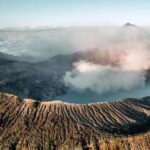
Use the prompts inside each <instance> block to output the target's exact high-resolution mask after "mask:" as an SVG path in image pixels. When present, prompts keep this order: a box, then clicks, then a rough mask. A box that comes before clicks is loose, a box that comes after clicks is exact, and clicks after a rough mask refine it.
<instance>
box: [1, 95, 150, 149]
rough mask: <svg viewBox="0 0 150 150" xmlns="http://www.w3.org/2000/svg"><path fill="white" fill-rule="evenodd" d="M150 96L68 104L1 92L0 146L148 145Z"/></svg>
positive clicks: (40, 147)
mask: <svg viewBox="0 0 150 150" xmlns="http://www.w3.org/2000/svg"><path fill="white" fill-rule="evenodd" d="M149 129H150V97H145V98H142V99H124V100H119V101H114V102H103V103H91V104H84V105H80V104H71V103H65V102H62V101H56V100H55V101H49V102H37V101H35V100H32V99H24V100H21V99H20V98H19V97H17V96H15V95H11V94H6V93H0V149H1V150H119V149H120V150H139V149H140V150H149V149H150V132H149Z"/></svg>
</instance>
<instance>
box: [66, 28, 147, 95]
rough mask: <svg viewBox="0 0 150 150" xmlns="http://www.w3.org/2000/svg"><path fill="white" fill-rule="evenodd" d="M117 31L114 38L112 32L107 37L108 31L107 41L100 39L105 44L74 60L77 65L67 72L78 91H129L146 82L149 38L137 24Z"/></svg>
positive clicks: (74, 88) (102, 92)
mask: <svg viewBox="0 0 150 150" xmlns="http://www.w3.org/2000/svg"><path fill="white" fill-rule="evenodd" d="M118 31H119V30H118ZM118 31H117V32H116V33H113V35H112V36H111V39H110V34H111V33H112V32H111V33H110V34H108V37H107V34H105V36H104V37H105V38H103V40H104V39H105V41H104V42H103V44H102V43H101V42H100V43H101V44H102V45H101V46H100V47H99V48H98V49H96V50H93V51H92V50H91V52H90V53H89V52H85V53H84V55H86V56H85V57H84V56H82V58H81V59H80V60H79V61H78V62H75V63H74V64H73V65H74V69H73V70H72V71H69V72H66V74H65V76H64V81H65V83H66V85H67V86H69V87H70V88H71V89H72V90H76V91H78V92H83V91H85V90H91V91H95V92H97V93H99V94H104V93H109V92H117V91H119V90H123V91H128V90H132V89H134V88H137V87H142V86H144V85H145V84H146V83H145V80H146V79H145V71H146V70H147V69H149V67H150V45H149V44H150V43H149V39H150V38H149V37H148V35H147V34H146V33H145V32H144V31H143V30H142V29H139V28H138V27H124V28H122V29H120V31H119V32H118ZM97 38H98V37H97ZM99 38H100V37H99ZM101 38H102V37H101ZM100 41H101V39H100ZM92 52H93V53H92Z"/></svg>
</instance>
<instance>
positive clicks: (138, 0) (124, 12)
mask: <svg viewBox="0 0 150 150" xmlns="http://www.w3.org/2000/svg"><path fill="white" fill-rule="evenodd" d="M149 14H150V0H0V27H6V26H7V27H8V26H9V27H10V26H13V27H14V26H55V25H57V26H59V25H64V26H70V25H75V26H78V25H79V26H80V25H83V26H84V25H89V26H95V25H96V26H97V25H98V26H99V25H122V24H125V23H126V22H131V23H134V24H137V25H144V26H149V25H150V19H149Z"/></svg>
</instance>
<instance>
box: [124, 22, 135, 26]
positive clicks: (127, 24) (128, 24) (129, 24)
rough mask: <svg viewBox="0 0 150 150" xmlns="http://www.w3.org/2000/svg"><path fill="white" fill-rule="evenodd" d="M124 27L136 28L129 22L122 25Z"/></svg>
mask: <svg viewBox="0 0 150 150" xmlns="http://www.w3.org/2000/svg"><path fill="white" fill-rule="evenodd" d="M124 27H136V25H135V24H132V23H130V22H127V23H126V24H124Z"/></svg>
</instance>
